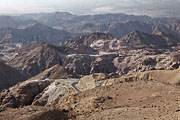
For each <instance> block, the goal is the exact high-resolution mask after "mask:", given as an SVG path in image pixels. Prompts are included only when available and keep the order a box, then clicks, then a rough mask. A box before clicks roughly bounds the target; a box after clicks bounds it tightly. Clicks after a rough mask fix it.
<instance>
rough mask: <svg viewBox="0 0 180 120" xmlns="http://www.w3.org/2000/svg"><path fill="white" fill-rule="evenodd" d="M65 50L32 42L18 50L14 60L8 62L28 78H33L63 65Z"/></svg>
mask: <svg viewBox="0 0 180 120" xmlns="http://www.w3.org/2000/svg"><path fill="white" fill-rule="evenodd" d="M63 50H64V49H61V48H59V47H56V46H53V45H50V44H47V43H42V44H41V43H39V42H32V43H31V44H29V45H27V46H24V47H22V48H20V49H18V50H17V53H16V55H15V56H14V58H12V59H11V60H9V61H8V64H9V65H10V66H13V67H15V68H17V69H19V70H20V71H22V73H23V74H24V75H26V76H28V77H33V76H35V75H37V74H39V73H40V72H42V71H44V70H45V69H48V68H50V67H52V66H54V65H56V64H59V65H62V59H63V58H64V51H63Z"/></svg>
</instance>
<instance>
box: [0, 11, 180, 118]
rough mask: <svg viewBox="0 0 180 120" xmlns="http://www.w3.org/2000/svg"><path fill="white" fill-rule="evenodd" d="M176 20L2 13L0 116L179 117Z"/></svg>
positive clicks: (179, 46) (179, 44) (179, 23)
mask: <svg viewBox="0 0 180 120" xmlns="http://www.w3.org/2000/svg"><path fill="white" fill-rule="evenodd" d="M179 96H180V17H178V16H177V17H157V16H156V17H154V16H153V17H152V16H148V15H130V14H126V13H105V14H86V15H80V14H73V13H70V12H41V13H31V14H30V13H27V14H20V15H0V120H85V119H86V120H179V119H180V99H179Z"/></svg>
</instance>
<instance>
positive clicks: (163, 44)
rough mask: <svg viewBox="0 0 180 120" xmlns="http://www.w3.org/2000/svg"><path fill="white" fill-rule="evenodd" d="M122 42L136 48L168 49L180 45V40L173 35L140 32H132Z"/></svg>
mask: <svg viewBox="0 0 180 120" xmlns="http://www.w3.org/2000/svg"><path fill="white" fill-rule="evenodd" d="M120 40H121V41H124V42H125V43H127V44H128V45H130V46H133V47H134V48H143V47H144V48H146V47H149V48H167V47H172V46H177V45H178V44H179V43H180V38H178V37H176V36H173V35H171V34H165V33H157V34H156V35H154V34H147V33H144V32H139V31H134V32H131V33H129V34H128V35H126V36H124V37H123V38H121V39H120Z"/></svg>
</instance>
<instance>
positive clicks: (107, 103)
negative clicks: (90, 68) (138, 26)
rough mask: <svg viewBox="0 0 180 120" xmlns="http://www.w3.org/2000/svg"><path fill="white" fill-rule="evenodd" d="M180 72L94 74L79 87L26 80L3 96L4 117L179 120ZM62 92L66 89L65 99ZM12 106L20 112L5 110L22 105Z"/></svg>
mask: <svg viewBox="0 0 180 120" xmlns="http://www.w3.org/2000/svg"><path fill="white" fill-rule="evenodd" d="M179 71H180V69H178V70H162V71H149V72H140V73H137V74H134V75H125V76H122V77H112V76H109V75H107V74H93V75H89V76H85V77H83V78H81V79H80V80H78V81H79V83H77V82H76V81H77V80H71V81H72V82H71V81H68V82H64V83H63V80H52V82H50V81H51V80H42V81H40V80H39V81H37V80H32V81H29V82H28V81H26V82H24V83H21V84H19V85H16V86H15V87H12V88H10V89H9V91H4V92H2V93H1V95H0V96H1V97H0V100H1V106H2V108H1V112H0V119H2V120H11V119H12V118H14V119H16V120H63V119H64V120H67V119H74V120H84V119H88V120H109V119H113V120H132V119H134V120H144V119H148V120H153V119H154V120H176V119H178V118H179V117H180V113H179V111H180V108H179V105H180V101H179V94H180V92H179V91H180V87H179V79H178V78H179ZM59 82H60V83H59ZM67 83H68V84H67ZM73 83H74V84H73ZM32 84H34V85H33V88H31V85H32ZM62 84H63V86H61V85H62ZM65 84H66V85H65ZM38 85H41V86H44V88H40V87H37V88H38V89H39V90H40V91H41V92H39V91H38V89H37V88H36V87H35V86H38ZM25 86H26V87H25ZM27 86H29V87H27ZM25 88H26V90H24V89H25ZM27 88H29V89H27ZM64 90H68V92H65V93H66V95H65V94H63V91H64ZM35 91H38V92H39V94H38V92H35ZM42 91H43V92H42ZM80 91H81V92H80ZM56 93H58V94H56ZM67 94H69V95H68V96H67ZM34 95H35V99H33V100H32V98H31V96H34ZM10 97H11V99H9V98H10ZM12 97H14V99H13V100H14V101H12ZM22 100H24V101H22ZM27 100H29V101H27ZM13 103H15V105H18V104H17V103H21V104H19V106H21V108H16V109H10V108H7V107H18V106H13ZM49 103H50V104H49ZM26 105H30V106H27V107H25V106H26ZM34 105H35V106H34ZM37 105H38V106H39V107H38V106H37ZM42 105H43V106H42ZM23 106H24V107H23ZM40 106H41V107H40Z"/></svg>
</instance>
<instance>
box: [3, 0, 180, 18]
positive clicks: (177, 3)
mask: <svg viewBox="0 0 180 120" xmlns="http://www.w3.org/2000/svg"><path fill="white" fill-rule="evenodd" d="M51 11H68V12H72V13H75V14H96V13H114V12H115V13H129V14H140V15H141V14H148V15H158V16H180V0H0V13H34V12H51Z"/></svg>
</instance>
